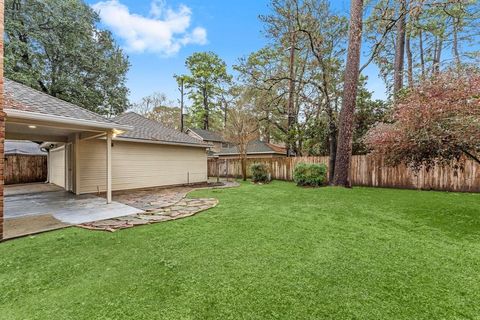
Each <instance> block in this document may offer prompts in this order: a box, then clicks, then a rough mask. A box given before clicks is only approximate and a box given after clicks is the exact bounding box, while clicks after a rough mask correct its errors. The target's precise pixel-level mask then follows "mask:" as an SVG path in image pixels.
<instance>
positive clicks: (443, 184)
mask: <svg viewBox="0 0 480 320" xmlns="http://www.w3.org/2000/svg"><path fill="white" fill-rule="evenodd" d="M301 162H305V163H320V164H325V165H326V166H327V167H328V157H292V158H257V159H247V175H248V176H249V177H250V175H251V172H250V166H251V165H252V164H253V163H265V164H266V165H267V166H268V167H269V168H270V172H271V175H272V179H276V180H288V181H291V180H293V169H294V168H295V165H297V164H298V163H301ZM208 174H209V176H217V174H218V175H219V176H221V177H226V176H228V177H237V178H238V177H241V174H242V171H241V162H240V160H239V159H209V160H208ZM350 178H351V181H352V184H353V185H356V186H370V187H387V188H401V189H423V190H441V191H458V192H480V165H478V164H477V163H475V162H474V161H472V160H466V163H465V168H464V170H463V171H461V170H458V171H455V170H454V169H453V168H452V167H449V166H446V167H438V166H437V167H434V168H431V169H430V170H428V171H427V170H425V169H421V170H420V171H419V172H418V173H416V172H414V171H413V170H412V169H410V168H409V167H407V166H405V165H399V166H396V167H390V166H387V165H386V164H385V161H384V160H383V159H378V158H375V157H372V156H369V155H359V156H353V157H352V166H351V171H350Z"/></svg>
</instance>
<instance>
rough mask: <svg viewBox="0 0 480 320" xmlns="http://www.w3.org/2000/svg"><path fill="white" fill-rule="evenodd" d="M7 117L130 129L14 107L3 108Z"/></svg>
mask: <svg viewBox="0 0 480 320" xmlns="http://www.w3.org/2000/svg"><path fill="white" fill-rule="evenodd" d="M4 111H5V113H6V115H7V117H10V118H16V119H22V120H32V121H48V122H55V123H61V124H69V125H78V126H86V127H91V128H98V129H117V130H122V131H128V130H132V129H133V127H132V126H128V125H123V124H118V123H114V122H111V123H108V122H99V121H93V120H82V119H74V118H70V117H64V116H57V115H51V114H43V113H38V112H31V111H23V110H16V109H8V108H7V109H4Z"/></svg>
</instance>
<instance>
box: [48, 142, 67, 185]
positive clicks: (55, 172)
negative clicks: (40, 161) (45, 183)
mask: <svg viewBox="0 0 480 320" xmlns="http://www.w3.org/2000/svg"><path fill="white" fill-rule="evenodd" d="M48 170H50V172H49V177H50V183H53V184H56V185H57V186H60V187H62V188H65V147H60V148H57V149H52V150H50V153H49V157H48Z"/></svg>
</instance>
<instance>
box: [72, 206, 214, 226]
mask: <svg viewBox="0 0 480 320" xmlns="http://www.w3.org/2000/svg"><path fill="white" fill-rule="evenodd" d="M217 204H218V200H217V199H214V198H202V199H187V198H185V199H182V200H180V201H178V202H177V203H175V204H173V205H170V206H166V207H163V208H160V209H157V210H152V211H148V212H147V211H146V212H144V213H140V214H134V215H129V216H125V217H119V218H112V219H107V220H100V221H94V222H89V223H82V224H80V225H78V226H79V227H81V228H85V229H90V230H104V231H112V232H113V231H116V230H120V229H126V228H131V227H135V226H139V225H145V224H152V223H157V222H163V221H171V220H177V219H182V218H185V217H190V216H193V215H194V214H197V213H199V212H202V211H205V210H207V209H210V208H213V207H215V206H216V205H217Z"/></svg>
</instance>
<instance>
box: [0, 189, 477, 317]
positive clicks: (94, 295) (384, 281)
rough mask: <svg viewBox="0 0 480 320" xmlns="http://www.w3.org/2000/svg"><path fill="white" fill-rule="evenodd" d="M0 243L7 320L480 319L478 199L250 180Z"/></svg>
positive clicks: (0, 312)
mask: <svg viewBox="0 0 480 320" xmlns="http://www.w3.org/2000/svg"><path fill="white" fill-rule="evenodd" d="M191 196H196V197H197V196H198V197H216V198H218V199H219V200H220V204H219V205H218V206H217V207H216V208H214V209H211V210H209V211H206V212H203V213H200V214H199V215H197V216H195V217H192V218H188V219H183V220H178V221H174V222H167V223H160V224H156V225H150V226H143V227H137V228H132V229H128V230H123V231H119V232H116V233H105V232H94V231H88V230H83V229H77V228H70V229H66V230H61V231H56V232H50V233H45V234H42V235H38V236H33V237H28V238H22V239H17V240H13V241H8V242H5V243H3V244H1V245H0V319H9V320H13V319H480V303H479V301H480V195H479V194H458V193H443V192H420V191H410V190H393V189H373V188H354V189H351V190H347V189H341V188H320V189H302V188H298V187H296V186H295V185H294V184H292V183H285V182H273V183H272V184H270V185H263V186H258V185H251V184H249V183H244V184H242V186H241V187H240V188H235V189H228V190H227V189H225V190H202V191H197V192H195V193H194V194H192V195H191Z"/></svg>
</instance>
